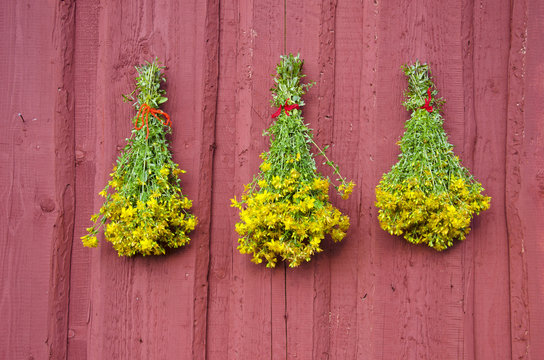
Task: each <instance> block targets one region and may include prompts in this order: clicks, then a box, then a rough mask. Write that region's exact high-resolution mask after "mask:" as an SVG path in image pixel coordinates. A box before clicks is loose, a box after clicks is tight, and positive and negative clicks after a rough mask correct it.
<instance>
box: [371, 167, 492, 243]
mask: <svg viewBox="0 0 544 360" xmlns="http://www.w3.org/2000/svg"><path fill="white" fill-rule="evenodd" d="M387 185H388V183H387V182H385V181H384V180H382V181H381V182H380V185H378V187H377V188H376V200H377V201H376V206H377V207H378V208H380V210H379V215H378V219H379V221H380V225H381V227H382V228H383V229H384V230H386V231H388V232H389V233H390V234H391V235H403V236H404V238H405V239H406V240H408V241H409V242H411V243H414V244H422V243H423V244H427V245H428V246H430V247H432V248H434V249H436V250H438V251H441V250H444V249H446V248H448V247H450V246H452V245H453V240H455V239H457V240H464V239H465V237H466V235H467V234H468V233H469V231H470V227H469V226H470V222H471V220H472V217H473V216H474V214H479V213H480V211H484V210H487V209H488V208H489V202H490V198H489V197H487V196H484V195H482V194H481V191H482V190H483V189H482V187H481V185H480V184H479V183H470V182H468V181H466V180H465V179H463V178H455V177H453V178H451V179H450V182H449V191H447V192H443V193H439V194H436V193H429V194H426V191H424V190H425V189H422V188H421V187H420V185H419V182H418V180H417V179H415V178H412V179H407V180H403V181H402V183H400V184H395V185H393V186H387Z"/></svg>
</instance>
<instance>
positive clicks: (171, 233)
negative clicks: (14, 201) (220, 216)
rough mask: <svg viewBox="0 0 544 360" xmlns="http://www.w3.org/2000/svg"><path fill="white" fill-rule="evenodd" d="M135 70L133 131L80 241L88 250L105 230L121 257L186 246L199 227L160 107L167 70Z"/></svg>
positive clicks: (153, 67)
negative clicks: (135, 94) (102, 202)
mask: <svg viewBox="0 0 544 360" xmlns="http://www.w3.org/2000/svg"><path fill="white" fill-rule="evenodd" d="M136 69H137V71H138V77H137V78H136V84H137V85H136V90H135V91H134V92H133V94H134V93H135V92H137V97H136V98H133V97H132V95H133V94H131V95H129V96H126V97H125V98H126V99H129V100H132V101H134V107H135V108H136V110H137V114H136V116H135V117H134V118H133V119H132V122H133V123H134V129H133V130H132V135H131V137H130V138H129V139H127V145H126V146H125V148H124V150H123V151H122V153H121V155H120V156H119V157H118V159H117V165H116V166H115V167H114V168H113V172H112V173H111V174H110V177H111V180H110V181H109V182H108V185H106V187H105V188H104V189H103V190H102V191H101V192H100V195H101V196H102V197H104V198H105V200H104V204H103V205H102V207H101V208H100V212H99V213H98V214H95V215H93V216H92V217H91V220H92V221H93V222H94V223H95V224H94V225H93V226H91V227H89V228H88V229H87V235H85V236H83V237H82V241H83V244H84V245H85V246H87V247H96V246H97V244H98V240H97V235H98V232H99V230H100V228H102V227H104V228H105V231H104V233H105V238H106V240H107V241H109V242H111V243H112V244H113V247H114V248H115V250H117V252H118V253H119V255H120V256H132V255H135V254H142V255H160V254H164V253H165V251H166V248H177V247H180V246H183V245H185V244H187V243H188V242H189V240H190V239H189V236H188V233H189V232H191V231H192V230H193V229H194V228H195V226H196V223H197V219H196V217H195V216H194V215H192V214H191V213H189V209H190V208H191V205H192V203H191V200H189V199H188V198H187V197H186V196H184V195H183V193H182V191H181V186H180V180H179V178H178V175H179V174H180V173H184V171H183V170H181V169H179V166H178V164H176V163H174V162H173V161H172V154H171V153H170V151H169V150H168V143H167V141H166V137H165V135H166V133H169V132H170V130H171V128H170V127H169V125H170V117H169V116H168V114H166V113H165V112H163V111H162V110H160V109H159V106H160V105H161V104H163V103H164V102H166V101H167V100H168V99H167V98H166V97H165V94H166V92H165V90H163V89H161V83H162V82H165V81H166V78H165V76H164V74H163V69H164V67H163V66H160V65H159V64H158V62H157V60H155V61H153V62H152V63H145V64H144V65H142V66H140V67H137V68H136Z"/></svg>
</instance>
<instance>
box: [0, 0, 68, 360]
mask: <svg viewBox="0 0 544 360" xmlns="http://www.w3.org/2000/svg"><path fill="white" fill-rule="evenodd" d="M3 5H4V6H3V11H2V14H1V15H0V32H1V33H2V35H3V36H2V39H1V40H0V44H1V46H2V48H3V49H4V54H5V55H6V56H3V57H2V59H1V60H0V63H1V65H2V66H1V70H0V78H1V79H2V82H3V84H4V85H5V86H4V87H2V90H1V93H2V96H1V99H0V104H1V106H2V109H3V110H4V116H3V119H2V130H3V140H2V141H0V149H1V156H0V159H1V160H0V164H1V165H0V166H1V168H2V169H3V171H2V172H1V173H0V189H1V190H0V191H1V194H2V199H3V201H2V206H1V208H0V214H1V216H0V224H1V226H2V233H1V234H2V235H1V237H0V244H1V246H0V259H1V260H0V269H1V270H0V274H1V277H2V282H1V283H0V299H1V300H0V304H1V308H2V310H1V311H0V318H2V319H3V324H4V326H2V329H1V330H0V334H1V340H0V357H2V358H25V359H28V358H40V359H41V358H47V357H48V356H50V354H51V355H53V356H59V357H62V355H63V353H64V351H65V346H64V344H65V342H66V320H67V314H68V312H67V301H68V291H67V290H68V287H67V281H68V280H69V261H68V262H67V261H66V260H67V259H69V256H70V253H69V251H70V244H71V242H70V240H71V231H72V227H73V222H72V218H73V197H71V196H70V195H71V194H73V182H72V180H73V179H72V177H71V168H70V165H71V164H70V160H71V159H73V158H72V156H71V154H70V153H71V152H72V153H73V149H72V144H71V140H73V138H71V136H70V133H71V126H70V124H69V120H70V118H71V116H70V112H71V107H70V103H71V96H72V95H73V94H72V93H71V88H70V75H71V72H70V69H69V68H68V67H67V62H66V61H67V59H69V57H70V52H71V50H72V46H71V40H73V37H72V34H71V33H70V31H71V29H72V25H73V22H72V21H73V19H72V18H71V17H70V9H71V2H69V1H67V2H66V3H64V4H55V5H53V4H52V3H35V2H32V1H8V2H5V3H4V4H3ZM19 114H21V115H19ZM57 135H58V136H57ZM62 135H65V137H64V138H63V137H61V136H62ZM67 165H68V167H67ZM66 265H68V267H66Z"/></svg>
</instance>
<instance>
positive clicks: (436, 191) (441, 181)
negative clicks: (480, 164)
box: [376, 62, 490, 251]
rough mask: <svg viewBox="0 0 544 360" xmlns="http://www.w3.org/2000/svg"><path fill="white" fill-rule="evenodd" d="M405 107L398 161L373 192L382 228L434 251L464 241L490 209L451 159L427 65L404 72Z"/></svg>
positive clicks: (455, 159)
mask: <svg viewBox="0 0 544 360" xmlns="http://www.w3.org/2000/svg"><path fill="white" fill-rule="evenodd" d="M402 69H403V71H404V73H405V74H406V75H407V76H408V84H409V85H408V89H407V91H406V92H405V102H404V103H403V105H404V107H406V109H407V110H409V111H412V114H411V118H410V120H408V121H407V122H406V126H405V128H406V131H405V133H404V135H403V137H402V139H401V140H400V149H401V154H400V155H399V161H398V163H397V164H395V165H394V166H393V167H392V169H391V171H390V172H389V173H387V174H384V176H383V178H382V180H381V181H380V184H379V185H378V186H377V187H376V200H377V201H376V206H377V207H378V208H379V209H380V210H379V216H378V219H379V221H380V225H381V227H382V228H383V229H384V230H386V231H388V232H389V233H390V234H392V235H403V236H404V238H405V239H406V240H408V241H409V242H411V243H414V244H427V245H428V246H430V247H432V248H434V249H436V250H439V251H440V250H444V249H446V248H448V247H450V246H452V245H453V242H454V240H464V239H465V237H466V235H467V234H468V233H469V231H470V222H471V220H472V217H473V216H474V214H479V213H480V211H483V210H486V209H488V208H489V202H490V198H489V197H487V196H484V195H482V194H481V193H482V191H483V190H484V189H483V188H482V185H481V184H480V183H479V182H477V181H476V180H475V179H474V177H473V176H472V175H471V174H470V172H469V171H468V170H467V169H466V168H464V167H463V166H462V165H461V163H460V160H459V158H458V157H457V156H455V154H454V153H453V145H451V144H450V143H449V142H448V137H447V135H446V133H445V131H444V128H443V121H442V116H440V113H439V111H440V108H441V106H442V104H443V103H444V101H443V100H442V99H441V98H440V99H437V98H436V97H435V96H436V94H437V91H436V87H435V85H434V83H433V82H432V79H431V78H430V76H429V68H428V65H426V64H420V63H419V62H416V63H415V64H414V65H411V66H407V65H405V66H403V68H402Z"/></svg>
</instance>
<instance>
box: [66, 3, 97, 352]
mask: <svg viewBox="0 0 544 360" xmlns="http://www.w3.org/2000/svg"><path fill="white" fill-rule="evenodd" d="M99 14H100V12H99V2H98V1H86V2H80V3H78V6H77V7H76V14H75V23H76V29H75V31H76V39H77V41H78V42H77V44H78V45H77V46H76V47H75V52H74V68H75V73H74V93H75V98H74V115H75V125H74V126H75V143H76V149H75V157H76V161H75V172H76V185H75V188H76V191H75V197H76V198H75V201H76V204H77V208H76V217H75V225H74V226H75V229H76V232H75V236H74V241H73V247H72V259H71V276H70V308H69V315H70V316H69V324H68V353H67V354H68V358H71V359H82V360H85V359H86V358H87V342H88V335H89V321H90V316H91V313H90V312H91V293H90V292H91V286H90V285H91V284H90V281H91V269H92V262H91V255H92V251H89V249H87V248H85V247H83V244H82V243H81V241H80V239H79V236H81V235H82V232H83V229H85V228H86V227H89V226H90V223H89V219H90V217H91V215H92V214H94V212H95V211H96V208H95V204H94V200H95V198H96V191H95V189H96V188H97V187H100V186H101V185H103V183H102V182H101V183H100V184H95V174H96V170H97V169H96V156H97V154H96V149H97V126H96V119H97V113H96V94H97V91H96V89H97V83H96V74H97V66H98V65H97V60H98V59H97V58H98V48H99V38H98V30H99Z"/></svg>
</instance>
